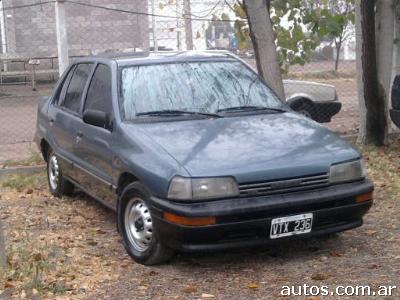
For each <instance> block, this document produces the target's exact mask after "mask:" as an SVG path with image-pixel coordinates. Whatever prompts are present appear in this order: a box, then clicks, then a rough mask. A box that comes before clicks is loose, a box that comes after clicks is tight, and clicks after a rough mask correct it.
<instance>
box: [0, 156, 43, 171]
mask: <svg viewBox="0 0 400 300" xmlns="http://www.w3.org/2000/svg"><path fill="white" fill-rule="evenodd" d="M43 164H44V160H43V157H42V156H41V155H40V153H38V152H32V153H31V155H30V156H29V157H28V158H26V159H22V160H11V159H10V160H6V161H4V162H3V163H2V164H1V168H2V169H7V168H13V167H30V166H38V165H43Z"/></svg>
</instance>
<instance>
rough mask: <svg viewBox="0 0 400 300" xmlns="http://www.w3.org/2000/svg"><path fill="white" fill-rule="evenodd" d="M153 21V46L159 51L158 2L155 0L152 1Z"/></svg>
mask: <svg viewBox="0 0 400 300" xmlns="http://www.w3.org/2000/svg"><path fill="white" fill-rule="evenodd" d="M151 14H152V17H151V21H152V32H153V46H154V52H158V40H157V28H156V27H157V24H156V16H155V14H156V4H155V0H152V1H151Z"/></svg>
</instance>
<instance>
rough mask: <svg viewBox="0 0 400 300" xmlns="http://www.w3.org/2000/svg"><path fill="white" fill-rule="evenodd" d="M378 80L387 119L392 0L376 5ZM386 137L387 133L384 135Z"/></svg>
mask: <svg viewBox="0 0 400 300" xmlns="http://www.w3.org/2000/svg"><path fill="white" fill-rule="evenodd" d="M376 23H377V24H376V28H377V64H378V81H379V84H380V85H381V86H382V88H383V91H384V94H383V96H384V98H385V99H384V100H385V118H386V122H387V123H388V124H390V121H389V107H390V106H389V101H390V95H391V87H392V74H393V50H394V24H395V12H394V1H393V0H378V1H377V5H376ZM386 138H387V135H386Z"/></svg>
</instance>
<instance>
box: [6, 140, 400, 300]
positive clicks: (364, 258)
mask: <svg viewBox="0 0 400 300" xmlns="http://www.w3.org/2000/svg"><path fill="white" fill-rule="evenodd" d="M363 152H364V154H365V157H366V159H367V161H368V168H369V174H370V177H371V178H372V179H373V180H374V182H375V186H376V192H375V205H374V207H373V208H372V210H371V212H370V213H369V214H368V215H367V217H366V219H365V225H364V226H363V227H361V228H358V229H356V230H352V231H349V232H345V233H342V234H339V235H335V236H333V237H329V238H321V239H314V240H309V241H302V242H296V243H293V242H292V243H286V244H282V245H279V246H273V247H267V248H262V249H245V250H240V251H225V252H222V253H221V252H220V253H202V254H179V255H177V256H176V257H175V258H174V259H173V260H172V261H171V262H170V263H169V264H167V265H164V266H159V267H144V266H142V265H138V264H136V263H134V262H133V261H132V260H131V259H130V258H129V257H128V256H127V254H126V253H125V251H124V249H123V247H122V245H121V243H120V237H119V236H118V234H117V232H116V228H115V216H114V214H113V213H112V212H110V211H109V210H107V209H105V208H104V207H102V206H100V205H99V204H97V203H96V202H95V201H94V200H92V199H90V198H88V197H86V196H84V195H83V194H77V195H76V196H75V197H73V198H64V199H62V200H57V199H54V198H52V197H51V196H50V195H49V193H48V191H47V187H46V183H45V176H44V174H38V175H36V176H31V177H12V178H7V179H5V181H3V182H2V184H1V186H2V187H1V190H0V194H1V198H0V222H2V223H3V225H4V227H5V228H6V236H7V255H8V261H9V269H8V270H6V272H3V273H0V299H9V298H15V299H23V298H25V299H41V298H43V299H213V298H215V299H279V298H281V295H280V292H281V289H282V286H285V285H290V286H292V285H296V286H297V285H303V284H308V285H316V286H319V287H321V286H329V287H330V288H331V290H333V289H334V288H335V287H337V286H338V285H346V286H347V285H369V286H370V287H371V288H372V290H374V291H376V290H377V289H378V287H379V286H381V285H392V286H393V285H396V286H399V285H400V280H399V278H400V206H399V204H398V199H399V195H400V185H399V182H400V173H399V169H400V154H399V153H400V142H399V141H397V142H395V143H393V144H392V145H391V146H390V147H389V148H381V149H377V148H365V149H363ZM297 298H299V299H322V297H297ZM324 298H331V299H337V298H338V297H333V296H330V297H324ZM287 299H293V298H291V297H287ZM341 299H345V298H343V297H342V298H341ZM366 299H368V297H366ZM387 299H400V291H399V290H397V291H395V295H394V296H393V297H391V298H390V297H389V298H387Z"/></svg>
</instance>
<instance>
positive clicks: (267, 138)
mask: <svg viewBox="0 0 400 300" xmlns="http://www.w3.org/2000/svg"><path fill="white" fill-rule="evenodd" d="M36 141H37V143H38V145H39V147H40V150H41V151H42V153H43V157H44V159H45V160H46V162H47V173H48V181H49V188H50V191H51V192H52V193H53V195H55V196H57V197H61V196H63V195H68V196H73V195H74V190H76V189H80V190H83V191H85V192H86V193H88V194H89V195H91V196H92V197H93V198H95V199H96V200H98V201H100V202H101V203H103V204H104V205H106V206H107V207H109V208H110V209H112V210H114V211H115V212H116V214H117V223H118V231H119V232H120V234H121V236H122V240H123V243H124V246H125V248H126V250H127V252H128V253H129V254H130V255H131V256H132V258H133V259H134V260H135V261H137V262H139V263H142V264H145V265H152V264H159V263H163V262H166V261H167V260H168V259H170V258H171V257H172V255H173V254H174V252H175V251H204V250H207V251H214V250H221V249H228V248H236V247H257V246H262V245H267V244H272V243H277V242H280V241H286V240H287V241H292V240H296V239H299V238H310V237H314V236H320V235H326V234H331V233H335V232H341V231H344V230H349V229H352V228H356V227H359V226H361V225H362V222H363V216H364V215H365V214H366V213H367V212H368V210H369V209H370V207H371V205H372V203H373V195H372V191H373V185H372V183H371V182H370V181H369V180H368V179H367V178H366V175H365V170H364V164H363V161H362V158H361V155H360V153H359V152H358V151H357V150H356V149H354V148H353V147H351V146H350V145H348V144H347V143H346V142H345V141H344V140H342V139H340V138H339V137H338V136H336V135H335V134H333V133H331V132H330V131H329V130H328V129H326V128H324V127H321V126H320V125H319V124H317V123H316V122H314V121H312V120H310V119H308V118H305V117H304V116H303V115H301V114H298V113H296V112H294V111H292V110H291V109H290V108H289V107H288V105H287V104H286V103H285V102H283V101H281V100H280V99H279V98H278V97H277V96H276V95H275V94H274V93H273V92H272V91H271V89H270V88H269V87H268V86H267V85H266V84H265V83H264V82H263V81H262V79H261V78H260V77H259V76H258V75H257V74H256V73H255V72H254V71H253V70H252V69H251V68H250V67H248V66H247V65H246V64H244V63H243V62H242V61H240V60H238V59H237V58H236V57H234V56H232V55H231V54H228V53H219V52H201V53H193V52H188V53H186V52H182V53H166V54H151V55H144V54H140V55H137V56H119V55H113V56H109V57H89V58H84V59H81V60H78V61H77V62H75V63H73V64H72V65H71V66H70V67H69V68H68V70H67V71H66V72H65V74H64V75H63V76H62V77H61V79H60V80H59V82H58V84H57V86H56V87H55V89H54V91H53V94H52V95H51V96H50V97H47V98H44V99H42V101H41V103H40V105H39V108H38V123H37V132H36Z"/></svg>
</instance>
